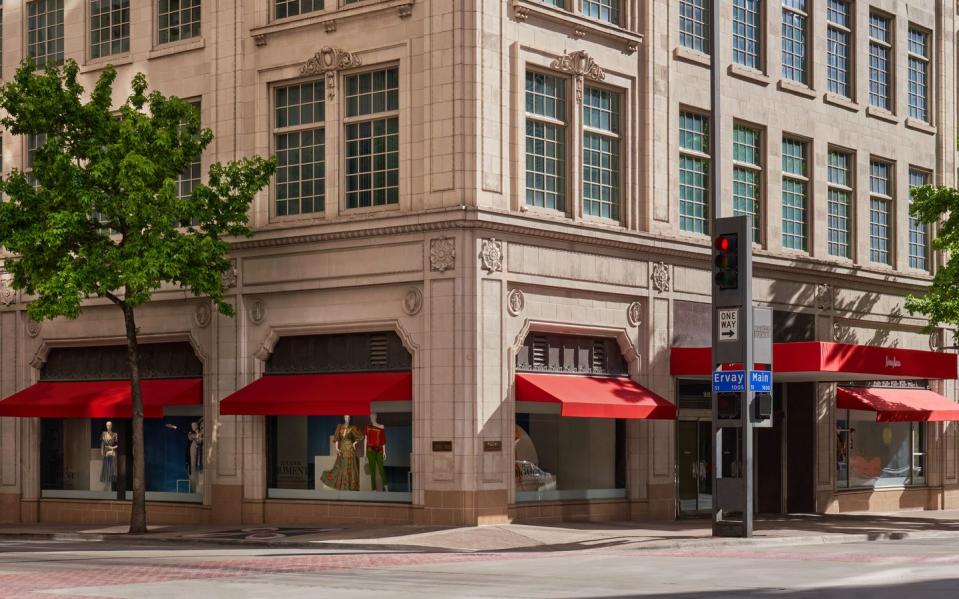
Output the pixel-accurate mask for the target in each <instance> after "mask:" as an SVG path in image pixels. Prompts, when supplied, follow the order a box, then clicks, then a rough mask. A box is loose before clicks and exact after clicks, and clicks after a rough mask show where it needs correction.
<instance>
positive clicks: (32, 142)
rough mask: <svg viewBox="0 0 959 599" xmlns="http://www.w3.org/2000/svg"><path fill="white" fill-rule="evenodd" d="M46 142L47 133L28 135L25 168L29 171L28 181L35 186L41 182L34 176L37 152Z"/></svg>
mask: <svg viewBox="0 0 959 599" xmlns="http://www.w3.org/2000/svg"><path fill="white" fill-rule="evenodd" d="M45 143H47V134H46V133H38V134H30V135H27V164H26V169H25V170H26V171H27V173H26V175H27V181H29V182H30V185H33V186H34V187H39V186H40V182H39V181H37V179H36V177H34V176H33V163H34V162H35V161H36V159H37V152H38V151H39V150H40V148H42V147H43V144H45Z"/></svg>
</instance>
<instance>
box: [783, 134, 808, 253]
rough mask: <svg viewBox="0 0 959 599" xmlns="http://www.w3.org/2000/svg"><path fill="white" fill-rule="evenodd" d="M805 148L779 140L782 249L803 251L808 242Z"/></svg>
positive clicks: (799, 142)
mask: <svg viewBox="0 0 959 599" xmlns="http://www.w3.org/2000/svg"><path fill="white" fill-rule="evenodd" d="M806 148H807V144H806V143H805V142H803V141H800V140H798V139H788V138H784V139H783V189H782V191H783V203H782V211H783V213H782V218H783V222H782V241H783V247H785V248H789V249H791V250H803V251H805V250H806V249H807V248H806V243H807V239H808V230H809V221H808V218H809V217H808V207H807V203H808V198H809V195H808V190H809V172H808V168H809V167H808V164H809V162H808V160H807V157H806Z"/></svg>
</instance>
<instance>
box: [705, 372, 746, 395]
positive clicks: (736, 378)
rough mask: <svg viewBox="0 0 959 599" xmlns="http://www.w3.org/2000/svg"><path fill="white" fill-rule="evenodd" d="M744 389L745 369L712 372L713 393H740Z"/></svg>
mask: <svg viewBox="0 0 959 599" xmlns="http://www.w3.org/2000/svg"><path fill="white" fill-rule="evenodd" d="M745 390H746V372H745V371H742V370H717V371H716V372H714V373H713V393H742V392H744V391H745Z"/></svg>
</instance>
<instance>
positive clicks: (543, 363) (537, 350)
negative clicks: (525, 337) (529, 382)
mask: <svg viewBox="0 0 959 599" xmlns="http://www.w3.org/2000/svg"><path fill="white" fill-rule="evenodd" d="M532 362H533V368H546V367H547V366H549V342H548V341H547V340H546V337H541V336H538V335H535V336H533V359H532Z"/></svg>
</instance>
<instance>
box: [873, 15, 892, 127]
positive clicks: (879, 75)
mask: <svg viewBox="0 0 959 599" xmlns="http://www.w3.org/2000/svg"><path fill="white" fill-rule="evenodd" d="M891 25H892V19H890V18H889V17H885V16H883V15H880V14H877V13H870V14H869V103H870V104H872V105H873V106H875V107H876V108H882V109H885V110H889V109H890V106H892V102H891V99H890V98H891V87H890V85H891V81H892V80H891V78H890V75H889V70H890V60H891V56H892V26H891Z"/></svg>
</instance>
